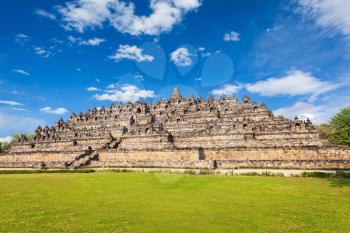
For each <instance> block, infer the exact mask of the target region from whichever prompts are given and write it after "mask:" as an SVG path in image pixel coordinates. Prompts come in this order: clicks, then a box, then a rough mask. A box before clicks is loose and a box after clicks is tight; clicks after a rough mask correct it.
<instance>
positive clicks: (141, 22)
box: [58, 0, 201, 35]
mask: <svg viewBox="0 0 350 233" xmlns="http://www.w3.org/2000/svg"><path fill="white" fill-rule="evenodd" d="M200 5H201V2H200V0H151V1H150V8H151V11H152V12H151V14H150V15H149V16H137V15H135V8H136V7H135V5H134V3H132V2H125V1H121V0H75V1H72V2H68V3H66V4H65V5H64V6H60V7H58V11H59V12H60V13H61V14H62V17H63V20H64V21H65V25H64V28H65V29H67V30H72V29H75V30H77V31H79V32H84V30H86V29H87V28H91V29H94V28H102V27H103V25H104V23H106V22H108V23H109V24H111V25H112V26H113V27H114V28H115V29H117V30H118V31H120V32H122V33H128V34H131V35H141V34H147V35H159V34H161V33H163V32H168V31H170V30H171V29H172V28H173V27H174V25H176V24H178V23H180V22H181V21H182V18H183V17H184V15H185V14H187V13H188V12H190V11H194V10H196V9H197V8H199V6H200Z"/></svg>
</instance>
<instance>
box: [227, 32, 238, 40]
mask: <svg viewBox="0 0 350 233" xmlns="http://www.w3.org/2000/svg"><path fill="white" fill-rule="evenodd" d="M239 40H240V35H239V33H238V32H234V31H231V32H228V33H225V34H224V41H226V42H229V41H239Z"/></svg>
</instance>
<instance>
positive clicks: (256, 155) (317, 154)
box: [0, 147, 350, 169]
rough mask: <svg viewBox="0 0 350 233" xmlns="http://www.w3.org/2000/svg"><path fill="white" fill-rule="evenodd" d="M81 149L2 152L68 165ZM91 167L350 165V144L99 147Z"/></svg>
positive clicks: (22, 162)
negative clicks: (129, 149)
mask: <svg viewBox="0 0 350 233" xmlns="http://www.w3.org/2000/svg"><path fill="white" fill-rule="evenodd" d="M78 154H79V153H78V152H75V153H73V152H71V153H67V152H61V153H59V152H55V153H50V152H45V153H43V152H40V153H31V154H12V155H5V156H0V167H10V168H11V167H31V168H36V167H39V166H40V164H41V163H42V162H44V163H45V164H46V166H47V167H48V168H64V164H65V162H67V161H71V160H72V159H74V157H76V156H77V155H78ZM89 166H91V167H128V168H190V169H238V168H269V169H350V148H341V147H324V148H253V149H251V148H232V149H225V150H215V149H206V150H203V149H201V150H199V149H191V150H172V151H132V152H120V151H116V150H101V151H98V160H97V161H91V164H90V165H89Z"/></svg>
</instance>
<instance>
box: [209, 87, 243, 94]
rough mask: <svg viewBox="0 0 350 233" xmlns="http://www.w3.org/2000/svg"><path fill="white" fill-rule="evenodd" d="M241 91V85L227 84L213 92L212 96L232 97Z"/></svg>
mask: <svg viewBox="0 0 350 233" xmlns="http://www.w3.org/2000/svg"><path fill="white" fill-rule="evenodd" d="M240 89H241V86H239V85H230V84H225V85H224V86H223V87H222V88H219V89H214V90H212V91H211V94H213V95H215V96H221V95H226V96H232V95H234V94H235V93H237V92H238V91H239V90H240Z"/></svg>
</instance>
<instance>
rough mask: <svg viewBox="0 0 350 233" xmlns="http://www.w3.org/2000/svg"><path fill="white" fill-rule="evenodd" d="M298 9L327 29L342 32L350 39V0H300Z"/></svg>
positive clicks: (332, 31) (331, 31)
mask: <svg viewBox="0 0 350 233" xmlns="http://www.w3.org/2000/svg"><path fill="white" fill-rule="evenodd" d="M298 3H299V7H298V9H297V11H298V12H299V13H302V14H304V15H305V17H308V18H311V19H313V20H314V21H315V23H316V25H318V26H320V27H321V28H323V29H325V30H326V31H328V32H330V33H332V34H334V33H342V34H343V35H345V36H347V37H348V38H349V39H350V14H349V9H350V1H349V0H298Z"/></svg>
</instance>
